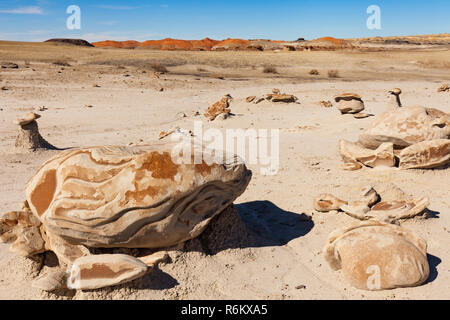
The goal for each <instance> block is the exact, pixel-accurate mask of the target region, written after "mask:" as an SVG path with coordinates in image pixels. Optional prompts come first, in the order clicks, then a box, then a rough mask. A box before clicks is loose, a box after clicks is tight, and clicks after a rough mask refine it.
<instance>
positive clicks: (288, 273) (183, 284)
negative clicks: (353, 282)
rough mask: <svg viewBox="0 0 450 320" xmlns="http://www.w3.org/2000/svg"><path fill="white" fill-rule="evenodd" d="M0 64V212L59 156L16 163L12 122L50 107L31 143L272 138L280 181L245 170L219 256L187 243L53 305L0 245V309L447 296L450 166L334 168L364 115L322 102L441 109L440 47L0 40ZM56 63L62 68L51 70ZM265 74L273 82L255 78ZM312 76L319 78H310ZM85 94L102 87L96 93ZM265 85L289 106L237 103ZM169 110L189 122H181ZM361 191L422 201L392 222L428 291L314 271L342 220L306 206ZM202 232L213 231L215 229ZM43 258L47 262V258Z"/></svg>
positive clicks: (445, 53) (449, 54)
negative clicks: (343, 142) (420, 261)
mask: <svg viewBox="0 0 450 320" xmlns="http://www.w3.org/2000/svg"><path fill="white" fill-rule="evenodd" d="M0 61H11V62H15V63H18V64H19V66H20V67H19V69H2V70H1V71H0V86H2V87H6V88H7V89H8V90H2V91H0V96H1V100H0V123H1V126H0V139H1V140H0V163H1V166H0V184H1V186H2V187H1V190H2V192H1V193H0V207H1V209H2V212H7V211H11V210H17V209H20V203H21V201H22V200H24V192H23V189H24V186H25V183H26V182H27V180H28V179H29V178H30V177H31V176H32V175H33V174H34V172H35V171H36V170H37V169H38V168H39V167H40V165H41V164H42V163H43V162H44V161H45V160H46V159H48V158H50V157H51V156H53V155H54V154H55V153H56V152H57V151H39V152H35V153H31V154H25V155H24V154H16V153H14V148H13V144H14V139H15V134H16V126H15V125H14V124H13V123H12V121H13V120H14V119H15V118H16V117H17V116H19V115H22V114H24V113H26V112H29V111H34V110H35V108H36V107H38V106H45V107H47V108H48V110H46V111H43V112H37V113H39V114H41V115H42V118H41V119H39V120H38V123H39V127H40V131H41V134H42V135H43V136H44V138H46V139H47V140H48V141H49V142H51V143H52V144H54V145H56V146H58V147H60V148H70V147H79V146H90V145H104V144H114V145H129V144H130V143H134V144H139V143H151V142H152V141H154V140H155V139H157V136H158V133H159V132H160V131H162V130H167V129H170V128H172V127H175V126H179V127H182V128H185V129H188V130H192V129H193V122H194V121H202V122H203V125H204V128H209V127H217V128H221V129H225V128H243V129H247V128H264V129H271V128H278V129H280V170H279V172H278V174H276V175H274V176H263V175H261V174H260V173H259V170H258V168H256V167H252V165H249V167H250V169H252V170H253V179H252V181H251V183H250V185H249V187H248V189H247V190H246V192H245V193H244V194H243V195H242V196H241V197H240V198H239V199H237V201H236V202H235V205H236V208H237V209H238V212H239V215H240V217H241V219H242V222H239V221H238V220H236V219H235V220H233V221H234V223H235V225H234V226H233V227H232V229H231V230H234V229H236V233H235V234H233V232H229V233H228V236H229V237H230V238H232V240H230V241H227V240H226V239H222V240H223V241H224V243H225V245H223V246H222V247H221V248H220V249H219V250H212V252H207V251H208V250H202V249H201V248H202V245H201V243H200V244H199V243H198V242H199V241H197V240H193V241H191V242H190V243H189V244H188V245H186V247H185V248H184V249H180V250H178V251H173V252H172V253H171V260H172V261H171V262H169V263H164V264H162V265H160V270H158V271H156V272H155V273H153V274H150V275H149V276H147V277H146V278H145V279H143V280H141V281H137V280H136V281H135V282H132V283H130V284H127V285H122V286H119V287H115V288H109V289H103V290H97V291H90V292H66V293H65V294H62V295H55V294H48V293H43V292H41V291H39V290H37V289H33V288H31V285H30V281H31V280H32V278H33V276H35V274H34V273H33V271H32V270H31V267H33V263H32V262H31V261H30V260H28V259H25V258H21V257H17V256H15V255H13V254H12V253H10V252H9V251H8V246H7V245H0V299H67V298H68V299H70V298H74V299H449V298H450V246H449V239H450V235H449V232H450V188H449V177H450V168H448V167H447V168H444V169H439V170H409V171H400V170H398V169H395V168H386V169H377V170H374V169H369V168H364V169H362V170H359V171H354V172H348V171H343V170H342V169H340V167H339V165H340V158H339V155H338V151H337V145H338V140H339V139H342V138H344V139H348V140H352V141H354V140H356V139H357V137H358V135H359V133H360V132H361V130H363V129H364V128H366V127H367V126H369V124H370V123H371V122H372V121H373V117H370V118H366V119H359V120H357V119H354V118H353V117H352V116H351V115H341V114H340V113H339V111H338V110H337V109H336V108H335V107H333V108H322V107H321V106H320V105H319V101H321V100H332V97H333V96H334V95H335V94H339V93H343V92H349V91H350V92H356V93H358V94H360V95H361V96H362V97H363V99H364V101H365V105H366V110H367V112H369V113H372V114H375V115H377V114H379V113H380V112H382V111H383V110H384V109H385V108H386V103H387V90H389V89H391V88H393V87H400V88H402V90H403V95H402V101H403V104H404V105H405V106H408V105H424V106H428V107H434V108H438V109H441V110H443V111H446V112H450V93H448V92H447V93H445V92H443V93H438V92H437V88H438V87H439V85H440V83H442V82H448V81H450V72H449V71H450V51H449V48H442V49H435V50H410V51H402V50H398V51H395V52H373V53H360V52H280V53H267V52H153V51H145V50H125V49H96V48H78V47H72V46H62V45H54V44H21V43H11V42H1V43H0ZM58 61H63V62H64V61H65V62H68V63H69V64H70V66H60V65H55V64H53V63H54V62H58ZM153 63H161V64H163V65H165V66H167V69H168V72H167V73H166V74H164V75H161V76H160V78H159V79H155V78H153V77H152V74H153V71H152V70H151V67H150V64H153ZM267 64H272V65H274V66H275V67H276V69H277V71H278V73H277V74H265V73H263V72H262V68H263V66H264V65H267ZM311 69H318V70H319V72H320V75H319V76H311V75H309V74H308V72H309V70H311ZM331 69H336V70H339V75H340V77H339V78H336V79H330V78H328V77H327V71H328V70H331ZM143 71H145V73H143ZM219 77H220V78H223V79H219ZM94 83H96V84H98V85H99V86H100V87H97V88H95V87H92V85H93V84H94ZM160 88H164V91H162V92H160V91H159V89H160ZM272 88H279V89H281V90H282V91H283V92H286V93H291V94H294V95H296V96H297V97H298V98H299V101H298V102H299V103H298V104H273V103H270V102H267V101H265V102H262V103H260V104H258V105H255V104H248V103H246V102H245V98H246V97H247V96H250V95H262V94H265V93H269V92H271V90H272ZM225 94H230V95H231V96H232V97H233V98H234V100H233V101H232V103H231V109H232V112H233V113H234V114H235V116H234V117H232V118H230V119H227V120H225V121H214V122H208V121H207V119H206V118H205V117H203V116H202V115H200V116H194V115H193V114H194V113H195V111H199V112H200V113H201V114H203V112H204V111H205V110H206V108H207V107H208V106H210V105H211V104H212V103H214V102H216V101H218V100H219V99H220V98H221V97H222V96H223V95H225ZM86 105H91V106H92V108H87V107H85V106H86ZM179 112H184V113H185V114H186V115H187V117H186V118H182V119H179V118H178V117H177V114H178V113H179ZM366 184H372V185H373V186H375V187H376V188H377V190H378V191H379V192H380V193H381V195H382V196H383V195H384V196H385V197H387V198H389V197H391V198H395V197H398V196H400V195H401V192H400V191H399V189H401V190H403V191H404V192H405V193H406V194H408V195H411V196H415V197H429V198H430V200H431V204H430V206H429V209H430V211H429V212H428V214H426V215H425V216H423V217H418V218H415V219H412V220H408V221H405V222H402V225H403V226H404V227H407V228H409V229H411V230H413V231H414V232H416V233H417V234H418V235H420V236H421V237H423V238H424V239H426V240H427V241H428V252H429V262H430V267H431V275H430V278H429V280H428V281H427V283H426V284H424V285H422V286H419V287H416V288H405V289H396V290H389V291H380V292H369V291H361V290H357V289H354V288H352V287H350V286H349V285H348V284H347V283H346V281H345V279H343V277H342V275H341V273H340V272H334V271H332V270H331V269H330V268H329V266H328V265H327V264H326V262H325V261H324V259H323V257H322V254H321V250H322V248H323V246H324V245H325V241H326V239H327V236H328V234H329V233H330V232H331V231H333V230H334V229H336V228H338V227H341V226H343V225H345V224H347V223H350V222H352V218H350V217H348V216H346V215H345V214H344V213H336V212H335V213H318V212H315V211H314V209H313V198H314V197H315V196H317V195H318V194H320V193H332V194H335V195H336V196H341V197H344V198H348V197H349V196H348V195H350V194H352V193H355V192H356V191H357V190H358V189H359V187H361V186H363V185H366ZM305 215H308V216H312V220H310V221H308V219H305ZM233 221H232V222H233ZM239 223H241V224H239ZM212 231H215V232H218V233H220V230H217V228H216V230H212ZM230 234H231V235H230ZM240 236H245V237H248V236H251V237H252V239H253V240H252V241H248V242H247V241H244V240H242V239H239V237H240ZM233 239H234V240H236V241H234V240H233ZM196 241H197V242H196ZM199 248H200V249H199ZM46 260H48V261H46V263H48V264H51V263H52V261H51V260H52V259H51V256H48V257H47V258H46ZM53 263H54V262H53Z"/></svg>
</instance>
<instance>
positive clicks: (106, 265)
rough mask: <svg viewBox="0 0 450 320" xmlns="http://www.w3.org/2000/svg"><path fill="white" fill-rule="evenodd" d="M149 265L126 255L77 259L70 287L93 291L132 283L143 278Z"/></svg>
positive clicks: (70, 279) (71, 273)
mask: <svg viewBox="0 0 450 320" xmlns="http://www.w3.org/2000/svg"><path fill="white" fill-rule="evenodd" d="M146 272H147V265H146V264H145V263H144V262H142V261H140V260H138V259H136V258H133V257H131V256H129V255H125V254H103V255H92V256H86V257H82V258H79V259H77V260H76V261H75V262H74V264H73V266H72V268H71V270H70V277H69V280H68V287H69V288H70V289H77V290H93V289H100V288H105V287H110V286H115V285H119V284H122V283H126V282H130V281H132V280H135V279H137V278H140V277H142V276H143V275H144V274H145V273H146Z"/></svg>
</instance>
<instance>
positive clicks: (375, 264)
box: [324, 221, 430, 290]
mask: <svg viewBox="0 0 450 320" xmlns="http://www.w3.org/2000/svg"><path fill="white" fill-rule="evenodd" d="M324 256H325V260H326V261H327V262H328V264H329V265H330V267H331V268H332V269H333V270H340V269H342V272H343V274H344V276H345V278H346V279H347V280H348V281H349V282H350V284H351V285H352V286H354V287H356V288H359V289H363V290H384V289H394V288H399V287H414V286H418V285H421V284H422V283H424V282H425V281H426V280H427V278H428V276H429V273H430V269H429V265H428V260H427V244H426V242H425V240H423V239H421V238H420V237H418V236H416V235H415V234H414V233H412V232H411V231H409V230H407V229H404V228H402V227H399V226H396V225H393V224H387V223H382V222H377V221H365V222H361V223H358V224H354V225H352V226H350V227H345V228H342V229H338V230H336V231H334V232H332V233H331V234H330V236H329V238H328V242H327V244H326V246H325V248H324Z"/></svg>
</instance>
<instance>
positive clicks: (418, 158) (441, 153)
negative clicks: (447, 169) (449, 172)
mask: <svg viewBox="0 0 450 320" xmlns="http://www.w3.org/2000/svg"><path fill="white" fill-rule="evenodd" d="M399 159H400V163H399V168H400V169H427V168H436V167H440V166H443V165H446V164H448V163H450V139H437V140H430V141H423V142H419V143H416V144H413V145H411V146H409V147H407V148H405V149H403V150H402V151H401V152H400V154H399Z"/></svg>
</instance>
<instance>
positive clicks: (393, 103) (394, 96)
mask: <svg viewBox="0 0 450 320" xmlns="http://www.w3.org/2000/svg"><path fill="white" fill-rule="evenodd" d="M401 94H402V89H400V88H394V89H391V90H389V109H397V108H401V107H402V102H401V101H400V95H401Z"/></svg>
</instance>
